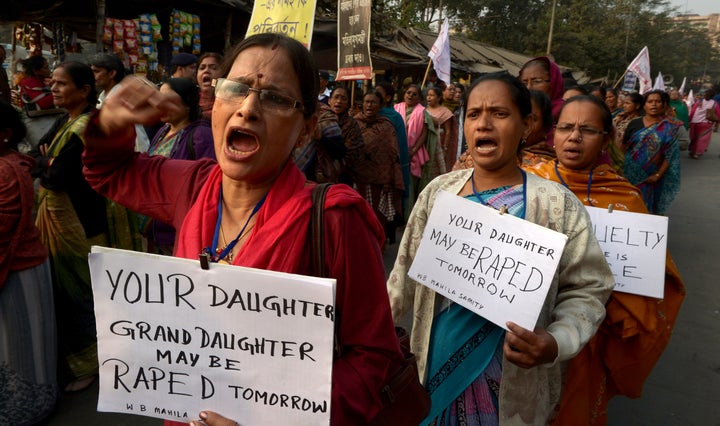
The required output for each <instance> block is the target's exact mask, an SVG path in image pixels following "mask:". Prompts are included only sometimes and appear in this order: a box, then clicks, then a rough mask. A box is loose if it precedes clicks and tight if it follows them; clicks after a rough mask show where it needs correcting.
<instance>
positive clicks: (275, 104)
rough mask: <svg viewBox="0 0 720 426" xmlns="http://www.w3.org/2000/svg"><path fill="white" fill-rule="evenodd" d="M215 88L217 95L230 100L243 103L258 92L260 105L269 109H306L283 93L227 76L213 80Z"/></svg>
mask: <svg viewBox="0 0 720 426" xmlns="http://www.w3.org/2000/svg"><path fill="white" fill-rule="evenodd" d="M212 86H213V87H214V88H215V97H216V98H219V99H222V100H224V101H228V102H235V103H242V102H243V101H245V99H246V98H247V97H248V96H250V93H251V92H255V93H257V94H258V97H259V98H260V106H261V107H262V108H263V109H264V110H268V111H290V110H293V109H297V110H300V111H302V110H304V109H305V106H303V104H302V102H300V101H298V100H295V99H293V98H291V97H289V96H285V95H283V94H282V93H278V92H276V91H274V90H268V89H254V88H252V87H250V86H248V85H247V84H245V83H241V82H239V81H235V80H230V79H227V78H216V79H213V81H212Z"/></svg>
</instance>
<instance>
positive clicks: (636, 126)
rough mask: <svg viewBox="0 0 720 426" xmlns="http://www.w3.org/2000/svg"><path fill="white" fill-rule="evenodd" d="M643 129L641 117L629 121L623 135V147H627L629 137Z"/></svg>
mask: <svg viewBox="0 0 720 426" xmlns="http://www.w3.org/2000/svg"><path fill="white" fill-rule="evenodd" d="M644 127H645V125H644V124H643V119H642V117H638V118H636V119H634V120H633V121H631V122H630V123H629V124H628V125H627V127H626V128H625V133H624V134H623V141H622V143H623V145H627V143H628V142H629V141H630V137H631V136H632V135H634V134H635V133H637V132H638V131H639V130H642V129H643V128H644Z"/></svg>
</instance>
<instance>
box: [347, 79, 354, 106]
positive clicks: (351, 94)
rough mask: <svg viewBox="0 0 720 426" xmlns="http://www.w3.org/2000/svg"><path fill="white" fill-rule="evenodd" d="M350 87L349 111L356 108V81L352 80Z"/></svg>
mask: <svg viewBox="0 0 720 426" xmlns="http://www.w3.org/2000/svg"><path fill="white" fill-rule="evenodd" d="M350 85H351V86H350V108H348V111H352V110H353V108H355V80H350Z"/></svg>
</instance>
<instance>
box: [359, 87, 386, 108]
mask: <svg viewBox="0 0 720 426" xmlns="http://www.w3.org/2000/svg"><path fill="white" fill-rule="evenodd" d="M367 95H373V96H375V97H376V98H377V99H378V100H379V101H380V106H381V107H382V106H383V105H385V99H383V96H382V93H380V92H378V91H377V90H375V89H370V90H368V91H367V92H365V94H364V95H363V99H365V96H367Z"/></svg>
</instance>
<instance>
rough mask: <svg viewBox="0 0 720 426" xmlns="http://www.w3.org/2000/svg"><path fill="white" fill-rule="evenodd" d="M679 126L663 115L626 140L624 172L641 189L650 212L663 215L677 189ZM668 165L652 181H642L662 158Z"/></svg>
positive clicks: (658, 167)
mask: <svg viewBox="0 0 720 426" xmlns="http://www.w3.org/2000/svg"><path fill="white" fill-rule="evenodd" d="M677 133H678V125H677V124H675V123H673V122H671V121H669V120H668V119H666V118H664V119H662V120H661V121H660V122H659V123H655V124H653V125H651V126H650V127H645V128H643V129H641V130H638V131H637V132H635V133H634V134H633V135H632V136H630V139H629V140H628V143H627V148H626V151H625V160H624V161H623V174H624V175H625V177H626V178H627V179H628V180H629V181H630V183H632V184H633V185H635V186H637V187H638V189H640V191H641V192H642V197H643V200H644V201H645V206H646V207H647V208H648V210H649V211H650V213H654V214H664V213H665V211H666V210H667V209H668V208H669V207H670V204H671V203H672V201H673V199H675V195H677V193H678V191H680V148H679V146H678V140H677ZM665 160H667V162H668V163H669V165H670V167H669V168H668V169H667V170H666V171H665V173H664V174H663V175H662V178H660V180H658V181H657V182H655V183H646V182H645V180H646V179H647V178H649V177H650V176H652V175H653V174H655V173H657V172H658V170H660V166H662V163H663V161H665Z"/></svg>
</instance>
